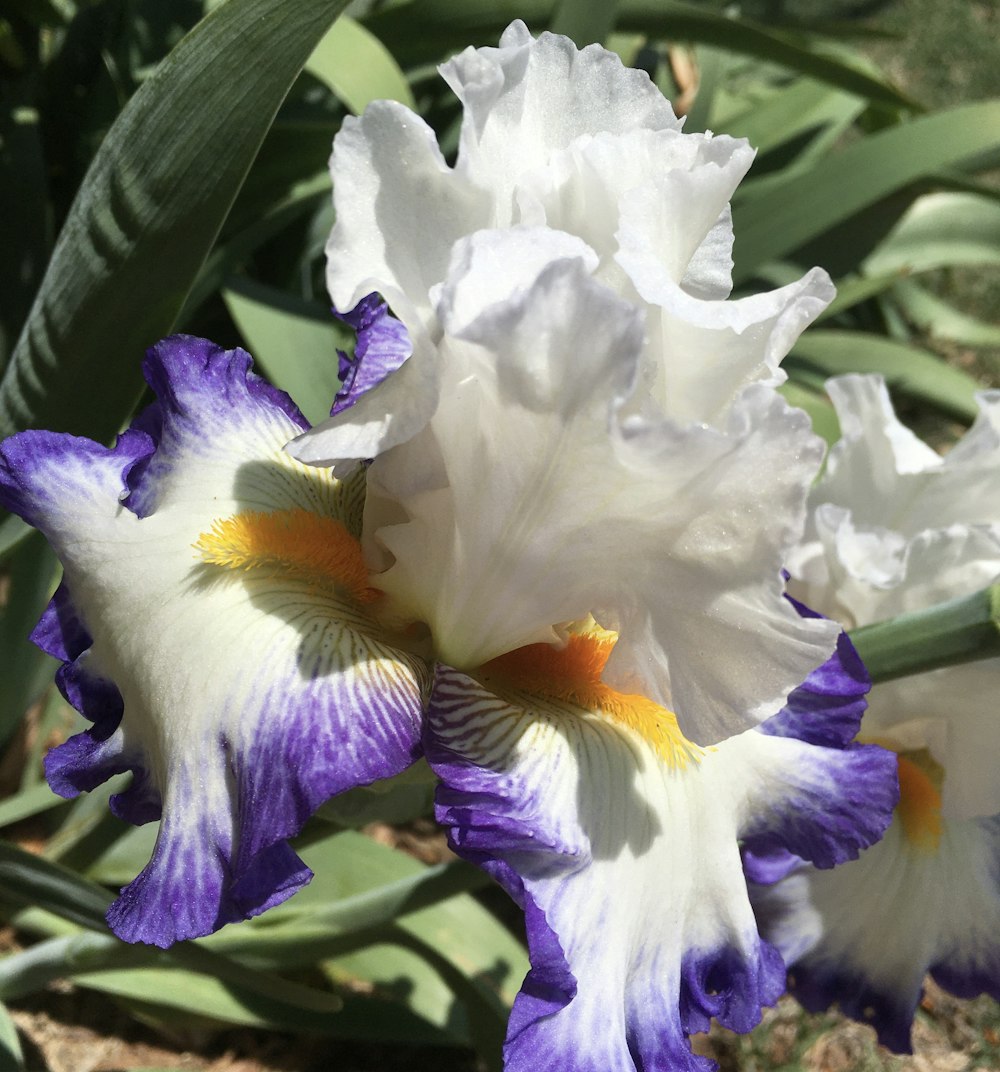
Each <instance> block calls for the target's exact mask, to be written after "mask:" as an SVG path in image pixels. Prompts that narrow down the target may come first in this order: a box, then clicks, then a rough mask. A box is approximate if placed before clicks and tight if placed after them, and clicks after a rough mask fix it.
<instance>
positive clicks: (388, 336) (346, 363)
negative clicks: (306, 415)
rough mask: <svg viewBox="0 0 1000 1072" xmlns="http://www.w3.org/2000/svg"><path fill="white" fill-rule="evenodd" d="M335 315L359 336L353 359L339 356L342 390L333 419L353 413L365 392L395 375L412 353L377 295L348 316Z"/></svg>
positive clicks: (399, 325) (404, 334)
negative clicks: (352, 408) (345, 413)
mask: <svg viewBox="0 0 1000 1072" xmlns="http://www.w3.org/2000/svg"><path fill="white" fill-rule="evenodd" d="M333 312H334V315H335V316H337V317H339V319H341V320H343V321H344V322H345V323H346V324H349V325H350V326H351V327H352V328H354V330H355V331H356V332H357V336H358V339H357V343H356V344H355V348H354V356H353V357H348V356H347V354H345V353H344V352H343V350H338V351H337V352H338V354H339V356H340V381H341V385H342V386H341V388H340V390H339V391H338V392H337V397H336V399H335V400H334V403H333V408H332V409H331V410H330V416H331V417H333V416H335V415H336V414H338V413H341V412H342V411H343V410H345V409H350V408H351V406H353V405H354V403H355V402H357V400H358V399H359V398H360V397H361V396H362V395H363V394H365V392H366V391H370V390H371V389H372V388H373V387H377V386H378V385H379V384H380V383H381V382H382V381H383V380H384V379H385V378H386V377H387V376H389V375H390V374H391V373H393V372H395V371H396V370H397V369H398V368H399V367H400V366H401V365H402V364H403V362H404V361H405V360H406V359H407V358H408V357H409V356H410V354H411V353H412V352H413V347H412V346H411V345H410V336H409V334H408V333H407V331H406V328H405V327H404V326H403V325H402V323H401V322H400V321H398V320H397V319H396V318H395V317H393V316H392V315H391V314H390V312H389V307H388V305H386V304H385V303H384V302H383V301H382V300H381V298H379V296H378V294H369V295H368V296H367V297H365V298H362V299H361V301H360V302H358V304H357V305H356V306H355V307H354V308H353V309H352V310H351V311H350V312H349V313H340V312H338V311H337V310H336V309H334V310H333Z"/></svg>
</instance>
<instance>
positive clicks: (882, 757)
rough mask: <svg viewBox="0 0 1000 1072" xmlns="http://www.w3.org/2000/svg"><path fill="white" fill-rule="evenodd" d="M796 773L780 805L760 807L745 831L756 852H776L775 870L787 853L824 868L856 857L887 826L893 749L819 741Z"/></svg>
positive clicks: (895, 786) (894, 796)
mask: <svg viewBox="0 0 1000 1072" xmlns="http://www.w3.org/2000/svg"><path fill="white" fill-rule="evenodd" d="M795 777H796V782H797V785H796V787H795V788H789V789H786V791H785V792H784V794H783V797H782V800H781V802H780V805H777V806H775V808H773V809H771V808H760V809H759V810H758V811H757V813H756V814H754V816H753V817H752V819H751V820H750V822H749V824H748V825H747V827H746V828H745V829H744V831H743V837H744V846H745V847H746V848H747V849H748V850H749V851H750V852H751V853H752V854H753V855H754V856H755V857H757V858H758V859H759V858H762V857H773V856H774V855H775V854H777V855H778V859H777V860H775V861H774V866H775V868H776V869H780V867H781V866H783V865H782V863H781V862H780V861H782V860H785V859H786V856H785V854H786V853H788V852H791V853H793V854H795V855H796V856H800V857H802V858H803V859H805V860H808V861H809V862H810V863H812V864H814V865H815V866H816V867H820V868H826V867H834V866H835V865H837V864H841V863H845V862H846V861H848V860H855V859H857V857H858V853H859V852H861V850H862V849H866V848H868V846H869V845H873V844H874V843H875V842H876V841H878V840H879V839H880V838H881V837H882V835H883V834H884V833H885V831H886V830H887V829H888V828H889V824H890V823H891V822H892V814H893V811H894V809H895V807H896V804H897V802H898V800H899V783H898V781H897V777H896V757H895V755H894V754H893V753H892V752H889V751H887V750H886V749H884V748H880V747H879V746H878V745H870V744H851V745H848V746H847V747H846V748H843V749H839V750H834V749H827V748H823V747H819V746H817V747H816V752H815V754H814V755H812V754H811V755H810V756H809V757H808V758H803V760H802V761H801V762H800V764H799V767H798V769H797V770H796V771H795Z"/></svg>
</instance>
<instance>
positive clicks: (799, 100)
mask: <svg viewBox="0 0 1000 1072" xmlns="http://www.w3.org/2000/svg"><path fill="white" fill-rule="evenodd" d="M699 92H700V90H699ZM863 109H864V102H863V101H862V100H860V99H859V98H858V97H855V96H852V95H850V94H847V93H844V92H842V91H840V90H835V89H831V88H830V87H829V86H828V85H825V84H824V83H822V82H817V81H815V80H813V79H811V78H800V79H797V80H796V81H795V82H793V83H792V84H791V85H790V86H785V87H782V88H781V89H779V90H778V91H777V92H775V93H773V94H772V95H771V96H770V98H769V99H768V100H766V101H764V102H763V103H759V102H754V103H753V104H752V105H751V106H750V107H748V108H746V109H745V110H743V111H741V112H739V113H738V114H736V115H731V116H727V117H726V118H725V119H723V120H722V121H721V122H716V121H715V120H714V119H713V121H712V123H711V124H710V125H711V129H712V130H714V131H715V132H716V133H718V134H730V135H732V137H734V138H746V139H747V141H749V142H750V144H751V145H752V146H753V147H754V148H755V149H756V150H757V151H758V153H760V154H762V155H763V154H765V153H768V152H770V151H771V150H773V149H776V148H778V147H779V146H781V145H784V144H786V143H787V142H789V141H792V140H793V139H794V138H798V137H801V136H802V135H804V134H806V133H809V132H811V131H814V130H817V129H820V128H822V127H825V126H827V125H828V124H835V125H836V126H837V128H838V129H839V128H840V127H841V126H843V125H845V124H847V123H850V122H851V121H852V120H854V119H855V118H856V117H857V116H858V115H859V114H860V112H861V111H862V110H863ZM685 129H686V127H685Z"/></svg>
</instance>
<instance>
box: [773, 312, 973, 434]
mask: <svg viewBox="0 0 1000 1072" xmlns="http://www.w3.org/2000/svg"><path fill="white" fill-rule="evenodd" d="M783 367H784V368H785V370H786V371H787V372H788V375H789V377H791V379H793V380H796V381H798V382H799V383H802V384H803V385H805V386H806V387H812V388H813V389H815V388H816V387H817V386H818V381H819V382H821V381H822V380H825V379H826V378H827V377H828V376H838V375H840V374H842V373H845V372H879V373H881V374H882V375H883V376H884V377H885V379H886V383H887V384H888V385H889V388H890V389H891V390H894V391H899V392H901V393H902V394H905V395H909V396H910V397H911V398H916V399H919V400H920V401H921V402H923V403H925V404H926V405H928V406H930V407H932V408H933V409H936V410H938V411H939V412H941V413H945V414H947V415H948V416H950V417H954V418H956V419H958V420H960V421H964V422H965V423H966V424H970V423H971V422H972V421H973V420H975V418H976V414H977V412H978V407H977V406H976V401H975V395H976V391H978V390H979V385H978V384H977V383H976V381H975V380H974V379H973V378H972V377H971V376H968V375H966V373H964V372H961V371H959V369H957V368H953V367H952V366H951V365H947V364H945V362H944V361H942V360H941V359H940V358H938V357H935V356H934V355H933V354H931V353H928V352H927V351H926V350H921V349H920V348H919V347H917V346H910V345H909V344H908V343H903V342H897V341H896V340H894V339H886V338H882V337H881V336H879V335H872V334H871V333H869V332H865V331H823V330H813V331H807V332H806V333H805V334H804V335H803V336H802V337H801V338H800V339H799V340H798V342H796V344H795V347H794V348H793V350H792V352H791V354H790V356H789V357H788V358H786V360H785V362H784V365H783Z"/></svg>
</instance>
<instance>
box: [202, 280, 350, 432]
mask: <svg viewBox="0 0 1000 1072" xmlns="http://www.w3.org/2000/svg"><path fill="white" fill-rule="evenodd" d="M222 297H223V300H224V301H225V303H226V308H227V309H228V310H229V315H230V316H231V317H232V318H233V321H234V322H235V324H236V326H237V327H238V328H239V329H240V334H241V335H242V336H243V339H244V341H245V343H246V346H247V349H248V350H249V351H250V353H251V354H253V356H254V360H255V361H256V362H257V364H258V365H259V366H260V369H261V370H262V371H263V372H264V374H265V375H266V376H267V378H268V379H269V380H270V381H271V382H272V383H273V384H274V385H275V386H276V387H280V388H281V389H282V390H283V391H287V392H288V393H289V394H290V395H291V396H292V400H293V401H294V402H295V404H296V405H297V406H298V407H299V409H301V410H302V412H303V414H305V417H306V419H307V420H308V421H309V422H310V423H311V424H318V423H319V422H320V421H322V420H325V419H326V418H327V417H328V416H329V415H330V407H331V406H332V405H333V400H334V397H335V395H336V394H337V391H338V390H339V389H340V378H339V375H338V371H339V362H338V358H337V348H338V347H344V348H347V349H350V348H352V345H353V341H354V338H353V335H354V333H353V332H351V331H349V330H348V329H347V328H346V327H345V326H344V325H343V324H341V323H340V322H339V321H336V320H335V319H334V317H333V314H332V313H329V312H327V311H326V310H325V309H324V308H323V306H317V305H315V304H313V303H309V302H305V301H302V300H301V299H298V298H295V297H294V296H293V295H290V294H287V293H285V292H284V291H280V290H277V289H275V288H274V287H267V286H264V285H263V284H261V283H255V282H253V281H252V280H249V279H239V278H233V279H230V280H229V285H228V287H227V288H226V289H225V290H224V291H223V292H222Z"/></svg>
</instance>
